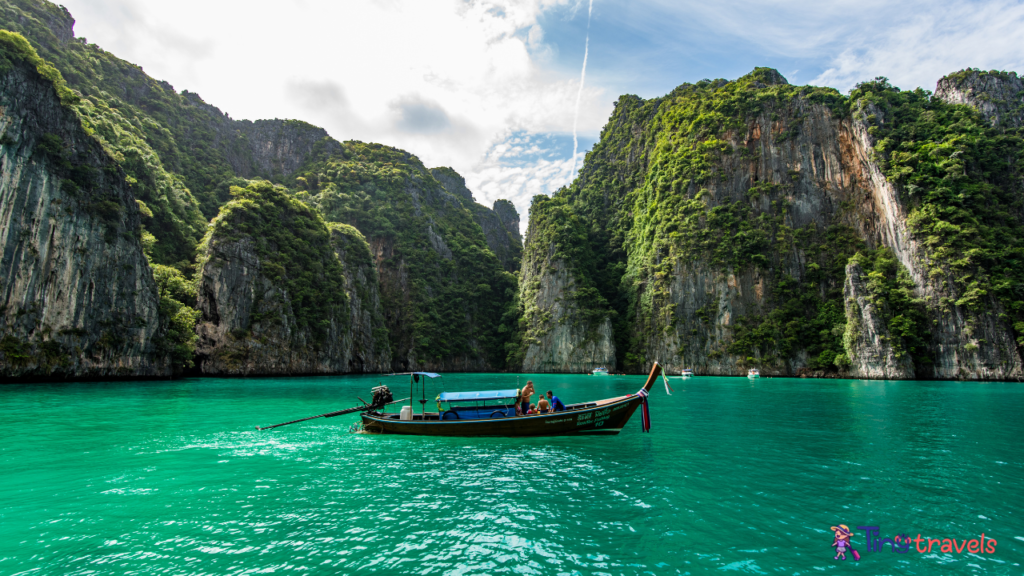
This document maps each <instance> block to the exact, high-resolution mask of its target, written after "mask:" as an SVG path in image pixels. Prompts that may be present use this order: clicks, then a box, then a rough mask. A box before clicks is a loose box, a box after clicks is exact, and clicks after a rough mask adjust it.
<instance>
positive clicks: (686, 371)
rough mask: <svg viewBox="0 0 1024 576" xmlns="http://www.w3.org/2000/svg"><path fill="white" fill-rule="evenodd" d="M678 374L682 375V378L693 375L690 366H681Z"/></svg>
mask: <svg viewBox="0 0 1024 576" xmlns="http://www.w3.org/2000/svg"><path fill="white" fill-rule="evenodd" d="M679 375H680V376H681V377H683V378H690V377H692V376H693V369H692V368H683V371H682V373H680V374H679Z"/></svg>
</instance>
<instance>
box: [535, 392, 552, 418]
mask: <svg viewBox="0 0 1024 576" xmlns="http://www.w3.org/2000/svg"><path fill="white" fill-rule="evenodd" d="M550 409H551V404H548V399H547V398H545V397H544V395H543V394H541V395H540V399H539V400H537V412H540V413H541V414H547V413H548V410H550Z"/></svg>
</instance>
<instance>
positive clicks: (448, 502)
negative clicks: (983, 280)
mask: <svg viewBox="0 0 1024 576" xmlns="http://www.w3.org/2000/svg"><path fill="white" fill-rule="evenodd" d="M532 377H533V378H534V379H535V380H536V381H537V383H538V389H542V388H543V389H545V390H546V389H547V388H556V393H557V394H558V395H559V396H560V397H562V398H563V399H565V400H566V401H567V402H575V401H582V400H589V399H596V398H602V397H608V396H615V395H619V394H623V393H628V392H633V391H635V390H636V388H638V387H639V385H640V384H642V382H643V378H642V377H601V378H595V377H589V376H544V375H539V376H532ZM515 378H516V377H515V375H511V376H510V375H449V376H446V377H445V382H444V386H445V387H446V388H447V389H448V390H466V389H473V388H499V387H515ZM380 381H383V379H382V378H381V377H349V378H304V379H302V378H295V379H247V380H246V379H236V380H216V379H194V380H184V381H174V382H140V383H114V384H72V385H52V386H6V387H4V388H2V389H0V397H2V406H3V408H2V415H3V417H4V422H5V424H6V430H7V431H8V434H7V438H6V440H7V441H6V442H5V443H4V444H3V445H2V447H0V465H2V466H3V470H4V475H3V479H4V481H3V488H4V489H3V491H2V492H0V518H2V521H0V573H4V574H19V573H38V574H56V573H62V574H131V573H145V574H185V573H187V574H241V573H256V572H262V573H285V572H290V573H330V574H333V573H344V572H353V571H355V570H357V569H358V570H359V571H360V572H376V573H380V574H392V573H417V574H481V573H506V572H512V573H524V574H574V573H578V574H641V573H656V574H661V573H669V574H671V573H701V572H706V571H718V570H736V571H740V572H747V573H770V572H778V573H786V574H790V573H808V572H811V571H818V570H829V569H832V568H833V567H834V565H835V564H837V563H838V562H837V561H834V560H832V549H831V548H830V545H831V543H832V535H831V533H830V532H829V531H828V528H829V526H830V525H835V524H838V523H844V524H847V525H849V526H851V527H854V526H858V525H877V526H881V527H882V532H883V535H891V534H894V533H896V532H897V531H905V532H909V533H911V534H912V535H916V534H917V533H922V534H923V535H925V536H929V535H930V536H932V537H939V538H954V537H956V538H965V537H966V538H973V537H977V535H979V534H980V533H981V532H985V533H986V534H987V535H988V537H990V538H997V539H998V540H999V547H998V550H997V552H996V553H995V554H992V555H980V554H974V555H970V554H967V553H966V552H965V553H963V554H959V555H958V554H918V553H916V552H911V553H909V554H905V555H897V554H892V553H889V554H886V553H869V552H866V550H864V549H863V548H862V547H863V545H864V541H863V532H855V536H854V541H853V544H854V547H855V548H858V547H861V549H862V550H864V551H862V560H861V562H860V564H861V566H860V568H861V569H862V570H869V571H870V572H871V573H885V572H890V573H892V572H899V573H909V574H934V573H943V574H961V573H962V574H968V573H970V574H973V573H979V572H980V573H993V574H1020V573H1021V572H1022V570H1021V567H1020V562H1021V559H1022V554H1021V552H1020V551H1021V546H1024V520H1022V518H1021V515H1022V513H1024V506H1022V501H1021V498H1020V497H1019V494H1020V492H1021V488H1022V487H1021V478H1022V477H1024V474H1022V464H1024V458H1022V452H1021V450H1020V448H1019V446H1020V444H1019V439H1020V437H1021V433H1022V432H1024V424H1022V423H1021V421H1020V417H1019V415H1020V414H1021V413H1022V409H1024V393H1022V390H1024V389H1022V388H1020V387H1019V386H1018V385H1016V384H1000V383H988V384H969V383H942V382H888V383H885V382H861V381H817V380H789V379H775V378H761V379H760V380H758V381H755V382H750V381H748V380H747V379H746V378H700V377H697V378H693V379H690V380H686V381H682V380H675V381H674V382H673V387H674V388H675V389H676V393H675V394H674V395H673V396H671V397H669V396H666V395H664V394H662V393H661V391H660V390H656V391H655V393H654V395H653V397H652V420H653V424H654V426H653V429H652V432H651V433H650V434H642V433H641V432H640V422H639V417H635V418H634V419H633V420H632V421H631V422H630V423H629V424H628V425H627V427H626V429H625V430H624V431H623V433H622V434H620V435H619V436H615V437H600V438H594V437H581V438H575V437H563V438H532V439H500V438H484V439H458V438H406V437H393V436H379V435H373V434H351V433H349V432H348V428H349V426H350V424H352V422H354V421H356V419H357V416H355V415H353V416H345V417H340V418H336V419H331V420H314V421H310V422H306V423H302V424H297V425H294V426H289V427H286V428H281V429H278V430H274V431H267V432H256V431H255V430H253V427H254V426H255V425H257V424H261V425H265V424H270V423H273V422H279V421H282V420H287V419H291V418H296V417H301V416H304V415H309V414H317V413H321V412H324V411H326V410H329V409H332V408H343V407H347V406H349V405H354V404H356V403H357V402H355V401H354V397H355V396H356V395H361V396H364V397H365V392H366V391H367V390H368V389H369V388H370V387H372V386H374V385H376V384H377V383H378V382H380ZM392 381H394V379H392V380H389V381H388V382H386V383H388V384H389V385H391V382H392ZM522 381H523V382H525V378H524V379H523V380H522ZM400 387H401V384H397V385H394V386H393V388H396V389H397V388H400ZM428 393H429V391H428ZM435 393H436V392H435ZM849 568H850V567H846V569H849Z"/></svg>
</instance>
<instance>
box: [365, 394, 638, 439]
mask: <svg viewBox="0 0 1024 576" xmlns="http://www.w3.org/2000/svg"><path fill="white" fill-rule="evenodd" d="M642 403H643V399H642V398H641V397H640V396H639V395H637V394H630V395H629V396H622V397H620V398H612V399H609V400H603V401H601V402H598V403H597V406H593V407H589V408H580V409H575V410H567V411H565V412H553V413H551V414H538V415H534V416H513V417H508V418H500V417H499V418H487V419H478V420H430V419H427V420H398V419H396V418H392V417H389V416H386V415H383V414H380V413H375V412H369V413H364V414H363V415H362V416H363V429H364V430H366V431H367V432H376V433H381V434H411V435H416V436H465V437H470V436H506V437H508V436H564V435H570V434H604V435H613V434H618V433H619V432H620V431H621V430H622V428H623V427H624V426H625V425H626V422H628V421H629V419H630V417H631V416H632V415H633V412H635V411H636V409H637V408H639V407H640V405H641V404H642ZM416 416H419V415H418V414H417V415H416Z"/></svg>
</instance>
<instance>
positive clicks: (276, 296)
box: [197, 183, 391, 375]
mask: <svg viewBox="0 0 1024 576" xmlns="http://www.w3.org/2000/svg"><path fill="white" fill-rule="evenodd" d="M234 194H235V197H236V198H237V200H235V201H233V202H231V203H229V204H228V205H226V206H225V208H224V209H223V210H222V211H221V214H220V215H219V216H218V217H217V219H216V220H215V221H214V223H213V224H212V226H211V231H210V233H209V234H208V237H207V239H206V240H205V241H204V246H203V253H202V256H201V262H202V268H201V278H200V283H199V293H198V306H199V309H200V310H201V311H202V313H203V321H202V322H201V323H200V324H199V325H198V326H197V331H198V333H199V336H200V341H199V345H198V346H197V353H198V355H199V358H200V362H201V368H202V371H203V373H204V374H231V375H248V374H261V375H270V374H282V375H283V374H338V373H349V372H379V371H383V370H386V369H387V368H388V367H389V364H390V360H391V359H390V352H389V350H388V346H387V332H386V330H385V329H384V328H383V325H382V321H381V311H380V302H379V297H378V295H377V292H376V285H375V282H374V280H375V276H376V274H375V271H374V270H373V267H372V262H371V260H370V255H369V248H368V246H367V245H366V243H365V240H363V239H362V237H361V235H359V233H358V232H357V231H355V230H351V229H348V228H344V227H334V228H333V229H332V230H328V228H327V226H326V225H325V224H324V223H323V221H322V220H320V218H319V217H318V216H317V215H316V214H315V213H313V212H312V211H311V210H309V209H308V208H307V207H305V206H304V205H302V204H301V203H299V202H297V201H295V200H293V199H290V198H289V197H288V196H287V194H285V193H284V192H283V191H282V190H281V189H275V188H273V187H272V186H270V185H269V184H266V183H257V184H253V185H251V186H250V187H249V188H246V189H244V190H243V189H235V190H234Z"/></svg>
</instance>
